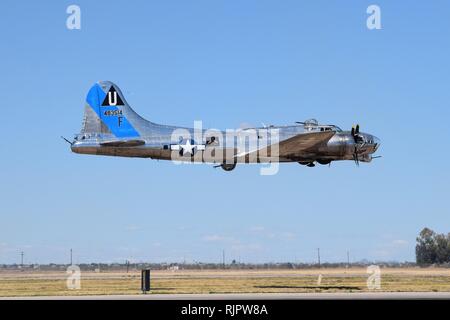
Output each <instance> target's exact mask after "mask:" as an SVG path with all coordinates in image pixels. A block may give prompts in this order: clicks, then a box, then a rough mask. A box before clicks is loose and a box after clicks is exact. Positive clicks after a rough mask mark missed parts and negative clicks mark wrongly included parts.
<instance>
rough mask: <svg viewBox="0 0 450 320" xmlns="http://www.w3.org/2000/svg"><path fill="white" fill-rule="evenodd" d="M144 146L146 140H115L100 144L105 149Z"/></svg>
mask: <svg viewBox="0 0 450 320" xmlns="http://www.w3.org/2000/svg"><path fill="white" fill-rule="evenodd" d="M144 144H145V141H144V140H115V141H106V142H102V143H100V145H101V146H103V147H137V146H142V145H144Z"/></svg>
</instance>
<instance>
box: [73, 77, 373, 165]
mask: <svg viewBox="0 0 450 320" xmlns="http://www.w3.org/2000/svg"><path fill="white" fill-rule="evenodd" d="M179 132H183V134H182V135H178V133H179ZM274 133H276V137H275V134H274ZM228 136H229V132H228V131H227V132H222V131H217V130H215V131H214V130H204V129H201V130H200V132H198V130H197V131H196V129H193V128H184V127H176V126H169V125H162V124H156V123H153V122H150V121H148V120H145V119H144V118H142V117H141V116H139V115H138V114H137V113H136V112H135V111H134V110H133V109H132V108H131V107H130V106H129V105H128V103H127V101H126V100H125V98H124V96H123V94H122V92H121V91H120V89H119V88H118V87H117V86H116V85H115V84H114V83H112V82H109V81H100V82H98V83H96V84H94V86H92V88H91V89H90V90H89V92H88V94H87V97H86V105H85V109H84V119H83V124H82V129H81V132H80V133H79V134H77V135H76V136H75V138H74V140H73V141H68V142H69V143H70V145H71V149H72V151H73V152H75V153H81V154H92V155H106V156H120V157H141V158H151V159H161V160H182V161H194V162H197V161H198V162H206V163H215V164H217V166H220V167H222V168H223V169H224V170H226V171H231V170H233V169H234V168H235V167H236V164H237V163H249V162H257V163H270V162H298V163H300V164H302V165H306V166H308V167H314V166H315V164H316V163H319V164H322V165H326V164H329V163H331V162H332V161H338V160H352V161H354V162H355V163H356V164H359V162H370V161H371V160H372V159H373V158H376V157H374V156H373V154H374V153H375V152H376V151H377V149H378V147H379V146H380V140H379V139H378V138H377V137H375V136H373V135H371V134H368V133H363V132H360V130H359V125H357V126H356V127H354V128H352V129H351V130H350V131H343V130H341V129H340V128H339V127H337V126H335V125H322V124H319V123H318V122H317V121H316V120H314V119H311V120H307V121H305V122H296V123H295V125H287V126H269V127H259V128H246V129H239V130H235V131H234V137H233V138H232V139H228Z"/></svg>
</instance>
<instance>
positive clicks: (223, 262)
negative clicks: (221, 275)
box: [222, 249, 225, 269]
mask: <svg viewBox="0 0 450 320" xmlns="http://www.w3.org/2000/svg"><path fill="white" fill-rule="evenodd" d="M222 265H223V268H224V269H225V249H223V250H222Z"/></svg>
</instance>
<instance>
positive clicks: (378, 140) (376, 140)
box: [372, 136, 381, 151]
mask: <svg viewBox="0 0 450 320" xmlns="http://www.w3.org/2000/svg"><path fill="white" fill-rule="evenodd" d="M372 138H373V145H374V151H377V149H378V147H379V146H380V144H381V140H380V139H379V138H377V137H375V136H372Z"/></svg>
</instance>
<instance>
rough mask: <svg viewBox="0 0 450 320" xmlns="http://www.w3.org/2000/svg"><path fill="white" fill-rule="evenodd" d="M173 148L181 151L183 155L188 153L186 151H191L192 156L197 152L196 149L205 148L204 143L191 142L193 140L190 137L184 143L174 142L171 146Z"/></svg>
mask: <svg viewBox="0 0 450 320" xmlns="http://www.w3.org/2000/svg"><path fill="white" fill-rule="evenodd" d="M170 148H171V150H176V151H180V150H181V152H180V153H181V154H182V155H183V156H185V155H186V153H189V154H190V155H191V156H192V155H193V154H194V153H195V151H194V150H195V149H197V150H205V145H204V144H191V141H190V140H189V139H187V140H186V142H185V143H184V144H174V145H171V146H170Z"/></svg>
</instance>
